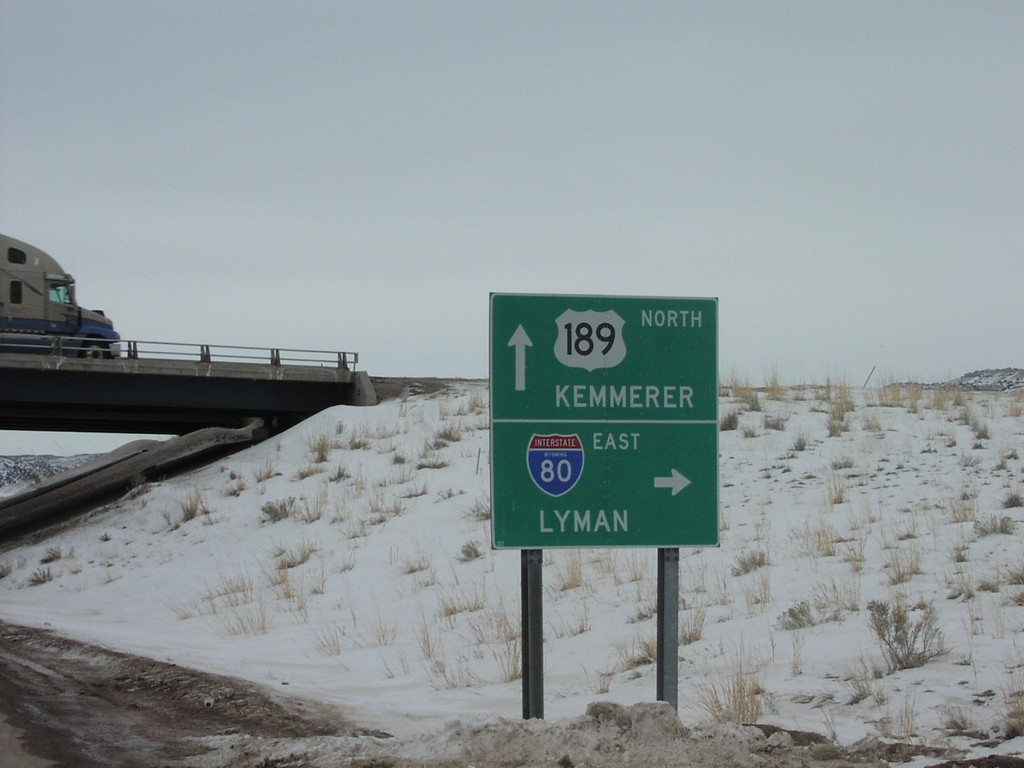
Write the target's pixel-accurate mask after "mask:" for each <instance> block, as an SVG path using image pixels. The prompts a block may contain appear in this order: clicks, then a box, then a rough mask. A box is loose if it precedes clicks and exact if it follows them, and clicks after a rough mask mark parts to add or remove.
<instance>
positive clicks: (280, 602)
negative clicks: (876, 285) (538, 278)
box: [0, 382, 1024, 762]
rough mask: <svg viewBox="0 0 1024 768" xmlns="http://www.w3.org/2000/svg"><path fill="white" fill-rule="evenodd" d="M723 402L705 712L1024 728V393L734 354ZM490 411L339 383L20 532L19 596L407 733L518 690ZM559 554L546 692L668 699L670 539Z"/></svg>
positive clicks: (963, 744)
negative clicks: (661, 682)
mask: <svg viewBox="0 0 1024 768" xmlns="http://www.w3.org/2000/svg"><path fill="white" fill-rule="evenodd" d="M720 414H721V416H722V418H723V420H725V421H728V419H729V417H730V415H731V414H735V424H728V423H726V424H725V425H724V426H727V427H734V428H729V429H723V431H722V432H721V433H720V444H719V448H720V455H721V458H720V478H719V481H720V486H721V490H720V518H721V528H722V534H721V546H720V547H719V548H704V549H696V550H683V552H682V561H681V564H680V600H681V606H680V624H681V630H680V635H681V638H682V639H683V642H684V644H682V645H681V647H680V649H679V678H680V684H679V698H680V717H681V719H682V721H683V723H685V724H687V725H694V724H698V723H707V722H710V721H715V720H720V721H726V720H730V719H740V720H743V721H748V722H749V721H753V720H756V721H758V722H762V723H769V724H775V725H779V726H784V727H787V728H795V729H803V730H813V731H818V732H820V733H823V734H825V735H827V736H829V737H832V738H835V739H836V740H838V741H839V742H840V743H843V744H850V743H853V742H855V741H857V740H860V739H862V738H864V737H878V738H883V739H894V740H902V741H911V742H916V743H923V744H927V745H934V746H950V747H956V748H961V749H965V750H967V752H968V754H975V755H979V754H990V753H993V752H1000V753H1007V754H1017V753H1020V752H1021V751H1024V739H1022V738H1020V737H1017V738H1009V739H1008V738H1006V737H1007V736H1009V735H1012V734H1013V733H1014V732H1015V731H1014V729H1015V728H1020V729H1024V546H1022V542H1024V507H1022V506H1021V503H1022V502H1021V496H1022V494H1024V462H1022V459H1021V453H1022V452H1024V437H1022V435H1024V392H1021V391H1015V392H1014V391H1010V392H966V393H965V392H962V391H955V390H952V389H948V388H940V389H928V390H925V389H922V388H920V387H913V386H896V385H893V386H890V387H884V388H877V389H875V388H873V389H867V390H859V389H851V388H849V387H845V386H839V385H835V384H828V383H826V384H820V385H815V386H807V387H799V388H779V387H767V388H766V387H761V388H760V389H756V390H755V389H754V388H752V387H749V386H746V385H744V383H742V382H732V383H731V384H729V385H728V386H725V387H723V390H722V397H721V403H720ZM488 437H489V436H488V390H487V386H486V383H484V382H476V383H474V382H460V383H458V384H455V385H453V388H452V389H450V390H449V391H447V392H444V393H442V394H439V395H419V396H414V397H410V398H408V399H406V400H404V401H389V402H386V403H384V404H382V405H379V406H377V407H374V408H345V407H339V408H335V409H332V410H329V411H325V412H324V413H322V414H320V415H318V416H317V417H315V418H313V419H311V420H309V421H308V422H306V423H304V424H302V425H300V426H299V427H297V428H295V429H293V430H291V431H289V432H287V433H285V434H283V435H281V436H279V437H276V438H273V439H271V440H268V441H266V442H265V443H262V444H260V445H258V446H255V447H253V448H250V449H248V450H246V451H244V452H242V453H239V454H236V455H234V456H232V457H230V458H227V459H224V460H223V461H221V462H219V463H217V464H215V465H213V466H210V467H208V468H205V469H203V470H200V471H197V472H194V473H192V474H190V475H187V476H182V477H178V478H175V479H173V480H169V481H166V482H163V483H154V484H151V485H149V486H147V487H145V488H143V489H140V490H139V491H136V492H133V493H132V494H130V495H129V497H126V498H124V499H123V500H121V501H120V502H118V503H116V504H113V505H110V506H109V507H107V508H105V509H104V510H103V511H101V512H99V513H98V514H95V515H93V516H92V517H90V518H89V519H88V520H86V521H84V522H83V523H82V524H81V525H79V526H77V527H75V528H73V529H71V530H67V531H65V532H63V533H61V534H59V535H56V536H54V537H52V538H50V539H48V540H46V541H44V542H41V543H39V544H35V545H31V546H24V547H22V548H20V549H17V550H14V551H9V552H6V553H5V554H3V555H0V573H6V575H5V576H4V577H3V578H0V618H3V619H5V620H9V621H12V622H19V623H24V624H29V625H34V626H45V627H51V628H53V629H55V630H58V631H59V632H61V633H65V634H68V635H71V636H74V637H77V638H81V639H85V640H89V641H93V642H97V643H100V644H103V645H107V646H110V647H114V648H118V649H122V650H127V651H130V652H133V653H137V654H142V655H146V656H149V657H152V658H156V659H161V660H171V661H174V662H175V663H179V664H182V665H186V666H190V667H194V668H197V669H201V670H206V671H214V672H218V673H227V674H232V675H237V676H240V677H244V678H247V679H250V680H253V681H256V682H260V683H264V684H267V685H271V686H288V688H287V690H288V691H290V692H292V693H295V694H298V695H301V696H305V697H311V698H315V699H319V700H323V701H327V702H331V703H334V704H337V705H339V706H341V707H343V708H345V710H346V711H348V712H349V714H350V715H351V717H352V718H353V719H354V720H355V721H357V722H359V723H361V724H363V725H365V726H367V727H372V728H376V729H382V730H385V731H389V732H391V733H395V734H397V735H400V736H408V737H421V736H422V735H423V734H429V733H432V732H440V731H442V730H444V729H446V728H447V729H449V730H450V729H451V728H452V727H453V726H452V722H453V721H455V720H458V721H459V722H461V723H467V722H475V721H478V720H482V721H489V722H492V721H494V719H495V718H501V717H503V718H510V719H514V718H517V717H519V715H520V713H521V707H522V698H521V687H520V686H521V682H520V680H519V679H518V675H519V671H520V643H519V630H520V616H519V610H520V609H519V592H520V582H519V569H520V562H519V556H518V553H517V552H510V551H492V550H490V549H489V541H490V524H489V519H488V510H489V498H488V489H489V478H488V460H489V456H488V451H489V440H488ZM544 581H545V597H544V619H545V646H544V655H545V689H546V703H545V708H546V716H547V718H548V720H559V719H564V718H572V717H577V716H579V715H581V714H582V713H583V712H584V710H585V709H586V707H587V705H588V704H589V703H591V702H594V701H600V700H603V701H611V702H617V703H621V704H633V703H636V702H645V701H653V699H654V698H655V675H654V664H653V662H652V655H653V652H654V645H655V623H656V616H655V602H656V594H655V583H656V553H655V552H654V551H653V550H647V549H643V550H564V551H551V550H549V551H546V552H545V568H544ZM901 608H905V609H906V612H905V613H904V614H899V611H900V609H901ZM894 614H895V615H896V618H895V619H894V618H893V617H894ZM873 618H874V620H875V623H876V629H877V631H876V630H873V629H872V619H873ZM886 619H888V621H889V631H886V629H885V628H884V626H882V625H884V623H885V621H886ZM901 620H902V623H901ZM899 629H906V630H908V631H909V632H910V634H909V635H908V634H906V633H904V634H902V635H901V634H900V633H899V632H898V631H897V630H899ZM914 631H916V632H917V633H918V634H916V635H914V634H913V632H914ZM885 640H889V641H891V642H892V644H893V646H894V647H893V648H892V649H890V653H889V654H888V655H887V654H886V652H885V648H884V647H883V645H884V641H885ZM897 655H899V656H901V657H902V660H906V661H910V662H913V665H912V666H910V667H909V668H907V669H894V667H895V666H899V664H895V663H894V662H895V661H897V659H896V658H895V657H896V656H897ZM919 760H920V759H919ZM932 762H934V761H932Z"/></svg>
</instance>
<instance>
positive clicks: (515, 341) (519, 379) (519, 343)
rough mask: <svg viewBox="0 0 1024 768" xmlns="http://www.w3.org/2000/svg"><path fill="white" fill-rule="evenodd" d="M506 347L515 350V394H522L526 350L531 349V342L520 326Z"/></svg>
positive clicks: (524, 383) (524, 381)
mask: <svg viewBox="0 0 1024 768" xmlns="http://www.w3.org/2000/svg"><path fill="white" fill-rule="evenodd" d="M508 345H509V346H510V347H515V348H516V392H522V391H523V390H525V389H526V348H527V347H532V346H533V342H532V341H530V337H529V336H528V335H527V333H526V329H525V328H523V326H521V325H520V326H519V327H518V328H516V332H515V333H513V334H512V338H511V339H509V340H508Z"/></svg>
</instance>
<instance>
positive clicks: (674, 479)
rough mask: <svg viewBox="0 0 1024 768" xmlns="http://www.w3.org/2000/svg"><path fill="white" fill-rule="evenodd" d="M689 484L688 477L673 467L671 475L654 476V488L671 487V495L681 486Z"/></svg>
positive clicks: (681, 488) (681, 487)
mask: <svg viewBox="0 0 1024 768" xmlns="http://www.w3.org/2000/svg"><path fill="white" fill-rule="evenodd" d="M689 484H690V479H689V478H688V477H684V476H683V475H681V474H679V472H678V471H676V470H675V469H673V470H672V476H671V477H656V478H654V487H655V488H671V489H672V495H673V496H675V495H676V494H677V493H679V492H680V491H681V490H683V488H685V487H686V486H688V485H689Z"/></svg>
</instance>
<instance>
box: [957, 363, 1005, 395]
mask: <svg viewBox="0 0 1024 768" xmlns="http://www.w3.org/2000/svg"><path fill="white" fill-rule="evenodd" d="M946 386H950V387H953V388H955V389H967V390H971V391H973V392H1014V391H1017V390H1024V369H1022V368H986V369H985V370H982V371H973V372H972V373H965V374H964V375H963V376H961V377H960V378H958V379H953V380H952V381H950V382H947V383H946Z"/></svg>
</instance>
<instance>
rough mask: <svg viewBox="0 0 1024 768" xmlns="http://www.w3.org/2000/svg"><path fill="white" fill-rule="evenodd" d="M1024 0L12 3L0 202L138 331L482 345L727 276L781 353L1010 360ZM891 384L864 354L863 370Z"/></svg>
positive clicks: (813, 363) (725, 315)
mask: <svg viewBox="0 0 1024 768" xmlns="http://www.w3.org/2000/svg"><path fill="white" fill-rule="evenodd" d="M1022 40H1024V3H1020V2H1017V1H1016V0H1014V1H1012V2H956V3H951V2H936V1H934V0H929V2H880V3H875V2H864V1H863V0H858V1H857V2H846V3H840V2H829V3H823V2H817V1H815V2H784V3H783V2H775V3H772V2H707V3H687V2H679V1H678V0H674V1H672V2H617V3H610V2H601V1H600V0H589V1H588V2H557V1H556V0H544V1H543V2H426V1H424V0H419V1H417V2H381V1H379V0H375V1H372V2H370V1H367V2H339V1H338V0H333V1H332V2H258V1H255V0H245V1H244V2H241V1H222V2H219V1H217V0H165V1H163V2H141V1H139V2H127V1H125V0H90V1H89V2H79V1H78V0H74V1H71V0H0V231H2V232H4V233H5V234H8V235H11V236H13V237H16V238H19V239H22V240H25V241H28V242H30V243H32V244H33V245H37V246H39V247H41V248H43V249H44V250H46V251H48V252H49V253H50V254H51V255H52V256H54V257H55V258H56V259H57V260H58V261H59V262H61V264H62V265H63V266H64V267H65V269H67V270H68V271H70V272H71V273H72V274H74V275H75V277H76V278H77V280H78V293H79V298H80V300H81V302H82V303H83V304H84V305H85V306H88V307H98V308H101V309H103V310H105V311H106V312H107V314H108V315H109V316H110V317H111V318H112V319H113V320H114V322H115V325H116V327H117V329H118V330H119V331H120V332H121V334H122V335H123V336H124V337H125V338H132V339H147V340H150V339H151V340H168V341H185V342H206V343H214V344H243V345H260V346H270V345H273V346H283V347H303V348H317V349H343V350H352V351H357V352H359V353H360V356H361V358H360V363H361V364H360V367H361V368H363V369H366V370H368V371H369V372H370V373H371V374H378V375H451V376H468V377H485V376H486V375H487V345H488V295H489V293H490V292H492V291H493V292H513V293H574V294H623V295H639V296H643V295H652V296H716V297H718V298H719V300H720V305H719V313H720V314H719V350H720V368H721V371H722V374H723V375H724V376H726V377H728V376H730V375H733V374H736V375H740V376H747V377H749V378H750V379H751V380H752V381H753V382H754V383H759V382H762V381H763V380H764V378H765V376H766V374H767V373H768V372H770V371H772V370H776V371H778V373H779V375H780V376H781V377H782V378H783V379H784V380H787V381H814V380H817V381H821V380H823V379H824V377H825V376H826V375H829V376H832V377H833V379H845V380H847V381H848V382H849V383H851V384H853V385H856V386H859V385H860V384H862V383H863V382H864V380H865V379H866V378H867V376H868V373H869V372H870V371H871V369H872V367H875V366H877V368H878V372H876V374H875V376H880V377H888V378H894V377H895V378H915V379H920V380H930V381H935V380H940V379H944V378H949V377H952V376H957V375H960V374H961V373H964V372H966V371H969V370H973V369H977V368H985V367H1002V366H1024V333H1022V332H1021V329H1022V328H1024V310H1022V305H1024V302H1022V300H1021V297H1022V287H1024V88H1022V85H1021V84H1022V82H1024V44H1022ZM873 383H875V382H873Z"/></svg>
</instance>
